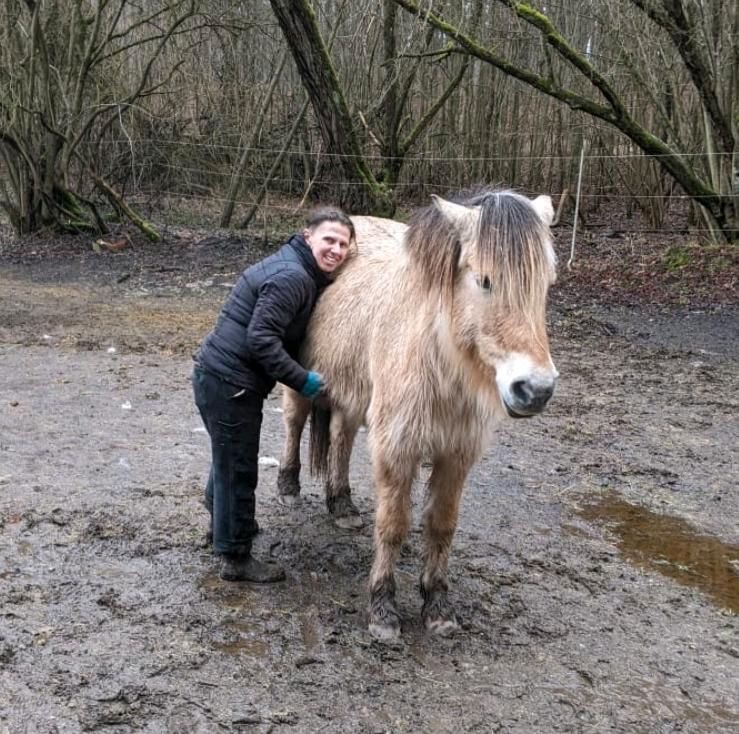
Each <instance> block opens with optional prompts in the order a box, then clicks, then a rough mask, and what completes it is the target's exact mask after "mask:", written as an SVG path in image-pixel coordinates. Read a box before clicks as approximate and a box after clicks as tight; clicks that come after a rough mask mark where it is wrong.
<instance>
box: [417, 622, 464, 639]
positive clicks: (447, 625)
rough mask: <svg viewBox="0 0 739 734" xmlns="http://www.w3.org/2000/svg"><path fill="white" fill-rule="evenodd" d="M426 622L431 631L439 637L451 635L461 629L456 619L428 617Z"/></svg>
mask: <svg viewBox="0 0 739 734" xmlns="http://www.w3.org/2000/svg"><path fill="white" fill-rule="evenodd" d="M424 624H425V625H426V629H427V630H428V631H429V632H431V633H432V634H434V635H438V636H439V637H449V636H451V635H453V634H454V633H455V632H456V631H457V630H458V629H459V623H458V622H457V620H456V619H443V618H437V619H430V618H426V619H425V620H424Z"/></svg>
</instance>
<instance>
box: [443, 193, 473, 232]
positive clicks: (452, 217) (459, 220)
mask: <svg viewBox="0 0 739 734" xmlns="http://www.w3.org/2000/svg"><path fill="white" fill-rule="evenodd" d="M431 198H432V200H433V202H434V206H435V207H436V208H437V209H438V210H439V211H440V212H441V213H442V214H443V215H444V217H445V218H446V219H447V221H448V222H449V223H450V224H451V225H452V226H453V227H454V228H455V229H456V230H457V231H458V232H459V233H460V234H465V235H467V234H469V233H470V232H472V231H474V229H475V227H476V226H477V221H478V218H479V214H480V208H479V207H476V206H475V207H467V206H462V205H461V204H455V203H454V202H452V201H447V200H446V199H442V198H441V197H440V196H436V195H434V194H431Z"/></svg>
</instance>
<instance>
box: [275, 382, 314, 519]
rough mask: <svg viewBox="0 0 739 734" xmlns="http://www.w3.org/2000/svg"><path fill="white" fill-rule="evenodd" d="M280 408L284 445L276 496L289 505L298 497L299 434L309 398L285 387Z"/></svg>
mask: <svg viewBox="0 0 739 734" xmlns="http://www.w3.org/2000/svg"><path fill="white" fill-rule="evenodd" d="M282 410H283V414H282V419H283V422H284V424H285V445H284V448H283V450H282V458H281V459H280V471H279V472H278V474H277V497H278V499H279V500H280V502H282V503H283V504H286V505H291V504H295V503H296V502H297V501H298V499H299V497H300V436H301V435H302V433H303V428H304V427H305V422H306V420H308V414H309V413H310V400H306V399H305V398H303V397H301V396H300V395H299V394H298V393H296V392H295V391H294V390H290V389H288V388H285V389H284V391H283V393H282Z"/></svg>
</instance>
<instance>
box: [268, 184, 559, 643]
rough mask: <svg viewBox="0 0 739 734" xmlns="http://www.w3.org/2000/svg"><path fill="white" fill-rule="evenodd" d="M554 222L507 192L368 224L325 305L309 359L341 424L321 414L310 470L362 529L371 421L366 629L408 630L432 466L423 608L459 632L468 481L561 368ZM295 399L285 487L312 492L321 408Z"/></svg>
mask: <svg viewBox="0 0 739 734" xmlns="http://www.w3.org/2000/svg"><path fill="white" fill-rule="evenodd" d="M551 217H552V207H551V201H550V200H549V198H548V197H539V198H538V199H536V200H534V201H530V200H529V199H526V198H525V197H523V196H520V195H518V194H514V193H512V192H509V191H483V192H479V193H476V194H474V195H472V196H470V197H468V198H466V199H461V200H459V203H452V202H448V201H444V200H442V199H435V201H434V204H433V205H432V206H430V207H428V208H427V209H425V210H423V211H421V212H419V213H418V214H417V215H416V216H415V217H414V218H413V219H412V221H411V222H410V224H409V225H408V227H406V226H405V225H402V224H399V223H397V222H393V221H390V220H382V219H375V218H371V217H357V218H355V219H354V222H355V226H356V228H357V246H358V252H357V254H355V255H354V256H353V257H352V258H351V260H350V261H349V262H348V263H347V265H346V266H345V268H344V271H343V272H342V273H341V275H340V276H339V278H338V279H337V282H336V283H335V284H333V285H332V286H331V287H329V288H328V289H327V290H326V292H325V293H324V295H323V296H322V297H321V299H320V300H319V303H318V305H317V307H316V310H315V312H314V316H313V318H312V320H311V325H310V327H309V330H308V335H307V338H306V341H305V344H304V351H303V356H304V359H305V364H306V366H308V367H309V368H310V369H313V370H317V371H318V372H320V373H321V374H322V375H323V376H324V378H325V379H326V382H327V384H328V386H329V394H328V396H327V398H328V403H329V405H330V409H331V417H330V421H328V420H325V421H321V420H320V415H315V416H314V420H313V422H312V433H313V434H314V435H313V436H312V442H313V457H312V458H313V464H314V468H316V469H318V470H319V471H322V472H323V473H324V474H325V475H326V477H327V480H326V497H327V503H328V507H329V510H330V511H331V512H332V514H333V515H334V517H335V519H336V522H337V524H339V525H342V526H343V527H347V526H356V525H357V524H358V523H359V518H358V514H357V512H356V510H355V508H354V506H353V504H352V502H351V498H350V489H349V482H348V469H349V457H350V454H351V447H352V443H353V440H354V436H355V434H356V431H357V429H358V428H359V426H360V425H361V424H362V423H363V422H366V423H367V425H368V428H369V443H370V450H371V453H372V461H373V469H374V481H375V489H376V496H377V510H376V518H375V559H374V563H373V565H372V571H371V574H370V608H369V621H370V629H371V631H372V632H373V634H375V635H377V636H379V637H394V636H396V635H397V634H399V631H400V618H399V615H398V613H397V610H396V607H395V600H394V596H395V581H394V568H395V564H396V560H397V556H398V552H399V549H400V545H401V542H402V541H403V539H404V538H405V536H406V535H407V533H408V531H409V525H410V518H411V485H412V483H413V479H414V477H415V476H416V473H417V469H418V466H419V464H420V462H421V461H428V462H430V463H431V467H432V470H431V474H430V478H429V482H428V492H427V501H426V506H425V509H424V515H423V532H424V569H423V573H422V576H421V593H422V596H423V600H424V604H423V612H422V614H423V618H424V621H425V623H426V626H427V627H428V628H429V629H431V630H434V631H436V632H440V633H445V632H447V631H450V630H451V629H453V628H455V627H456V619H455V615H454V611H453V609H452V607H451V604H450V603H449V601H448V599H447V565H448V558H449V551H450V547H451V541H452V536H453V534H454V531H455V528H456V525H457V516H458V510H459V501H460V496H461V492H462V486H463V483H464V480H465V477H466V476H467V473H468V472H469V470H470V468H471V467H472V465H473V464H474V462H475V461H476V460H477V458H478V457H479V455H480V453H481V451H482V449H483V447H484V445H485V442H486V439H487V437H488V435H489V431H490V429H491V427H492V426H493V425H494V424H495V422H496V421H497V420H498V419H499V418H501V417H503V416H504V415H505V414H506V413H508V414H509V415H512V416H527V415H533V414H535V413H538V412H540V411H541V410H542V409H543V408H544V405H545V404H546V402H547V401H548V399H549V397H550V396H551V394H552V391H553V389H554V384H555V381H556V377H557V373H556V370H555V369H554V365H553V364H552V361H551V359H550V356H549V347H548V340H547V333H546V327H545V304H546V296H547V290H548V288H549V285H550V284H551V282H552V281H553V280H554V265H555V258H554V253H553V250H552V245H551V242H550V238H549V229H548V225H549V223H550V222H551ZM284 406H285V422H286V426H287V443H286V446H285V453H284V456H283V461H282V467H281V470H280V477H279V480H278V485H279V490H280V493H281V494H282V495H284V496H288V497H289V496H290V495H295V494H297V492H298V491H299V484H298V473H299V469H300V456H299V441H300V433H301V431H302V428H303V425H304V423H305V420H306V418H307V415H308V412H309V408H310V406H309V404H308V403H307V402H306V401H304V400H303V399H302V398H300V397H299V396H298V395H297V394H296V393H293V392H291V391H286V396H285V403H284ZM314 412H315V413H320V410H318V411H314ZM324 417H325V416H324ZM322 429H323V430H322Z"/></svg>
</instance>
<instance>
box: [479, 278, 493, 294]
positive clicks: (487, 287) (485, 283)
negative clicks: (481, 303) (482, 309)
mask: <svg viewBox="0 0 739 734" xmlns="http://www.w3.org/2000/svg"><path fill="white" fill-rule="evenodd" d="M477 285H479V286H480V289H481V290H482V291H484V292H485V293H490V291H491V290H492V289H493V284H492V283H491V282H490V278H488V276H487V275H484V276H483V277H482V278H478V279H477Z"/></svg>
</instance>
